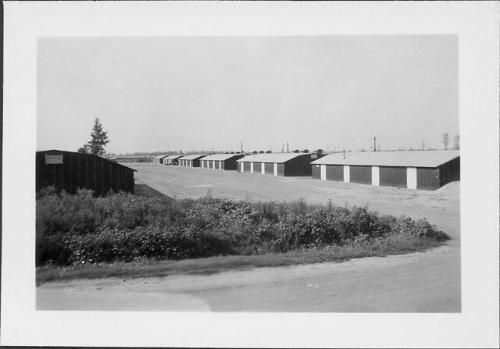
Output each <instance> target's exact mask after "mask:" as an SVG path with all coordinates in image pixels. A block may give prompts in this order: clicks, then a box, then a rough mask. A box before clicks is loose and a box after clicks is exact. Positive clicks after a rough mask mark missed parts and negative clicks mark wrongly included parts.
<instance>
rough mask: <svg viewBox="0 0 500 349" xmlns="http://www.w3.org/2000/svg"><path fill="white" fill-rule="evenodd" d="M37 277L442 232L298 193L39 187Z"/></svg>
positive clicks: (236, 260) (207, 268)
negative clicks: (292, 196)
mask: <svg viewBox="0 0 500 349" xmlns="http://www.w3.org/2000/svg"><path fill="white" fill-rule="evenodd" d="M36 235H37V236H36V243H37V246H36V263H37V267H38V268H37V281H38V282H39V283H41V282H46V281H50V280H56V279H71V278H95V277H110V276H116V277H118V276H120V277H135V276H137V277H144V276H160V275H171V274H177V273H213V272H218V271H222V270H229V269H241V268H251V267H258V266H278V265H291V264H304V263H316V262H325V261H340V260H346V259H349V258H359V257H367V256H385V255H390V254H400V253H408V252H414V251H422V250H425V249H428V248H431V247H435V246H438V245H440V244H442V243H443V241H445V240H447V239H448V236H447V235H446V234H444V233H443V232H441V231H439V230H437V229H436V228H435V227H434V226H432V225H431V224H430V223H429V222H427V221H426V220H413V219H410V218H408V217H394V216H387V215H378V214H377V213H375V212H371V211H368V210H367V209H366V208H363V207H353V208H345V207H337V206H332V205H331V204H329V205H324V206H321V205H309V204H306V203H305V202H303V201H297V202H290V203H286V202H249V201H233V200H225V199H215V198H211V197H209V196H207V197H205V198H201V199H196V200H192V199H186V200H172V199H170V198H164V197H159V196H155V197H147V196H142V195H133V194H126V193H118V194H111V195H109V196H106V197H97V198H96V197H94V196H93V193H92V192H91V191H89V190H80V191H79V192H78V193H77V194H76V195H70V194H66V193H64V192H63V193H57V192H55V191H54V190H53V189H50V188H49V189H46V190H44V191H42V192H40V193H39V195H38V197H37V212H36Z"/></svg>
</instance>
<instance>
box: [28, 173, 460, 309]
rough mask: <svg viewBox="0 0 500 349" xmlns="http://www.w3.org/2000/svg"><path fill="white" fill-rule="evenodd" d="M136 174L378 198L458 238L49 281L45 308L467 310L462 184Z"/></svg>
mask: <svg viewBox="0 0 500 349" xmlns="http://www.w3.org/2000/svg"><path fill="white" fill-rule="evenodd" d="M134 167H135V168H136V169H137V170H138V172H137V173H136V176H137V177H138V179H139V180H140V181H143V182H145V183H147V184H148V185H149V186H151V187H152V188H154V189H156V190H158V191H160V192H163V193H165V194H166V195H169V196H172V197H175V198H186V197H200V196H204V195H206V194H207V191H208V192H210V194H211V195H212V196H214V197H226V198H234V199H251V200H284V199H285V200H296V199H304V200H306V201H308V202H320V203H326V202H327V201H328V200H331V201H332V203H334V204H338V205H349V206H352V205H368V207H369V208H370V209H372V210H376V211H379V212H381V213H387V214H393V215H402V214H404V215H408V216H411V217H414V218H422V217H426V218H428V219H429V221H430V222H431V223H433V224H435V225H436V226H437V227H438V228H440V229H442V230H443V231H445V232H446V233H447V234H448V235H450V236H451V237H452V240H451V241H450V242H449V243H448V244H447V245H446V246H444V247H440V248H437V249H434V250H431V251H427V252H423V253H416V254H409V255H401V256H389V257H385V258H379V257H374V258H364V259H356V260H351V261H348V262H344V263H324V264H316V265H303V266H291V267H278V268H261V269H255V270H250V271H237V272H224V273H219V274H216V275H209V276H201V275H199V276H198V275H191V276H188V275H178V276H171V277H167V278H147V279H146V278H144V279H134V280H121V279H107V280H76V281H71V282H54V283H48V284H44V285H42V286H41V287H39V288H38V290H37V308H38V309H54V310H61V309H75V310H83V309H86V310H104V309H114V310H193V311H208V310H212V311H311V312H458V311H460V297H461V294H460V240H459V237H460V219H459V183H452V184H450V185H448V186H446V187H444V188H442V189H440V190H438V191H434V192H425V191H422V192H420V191H419V192H417V191H412V190H405V189H396V188H383V187H379V188H376V187H371V186H365V185H356V184H344V183H334V182H322V181H319V180H315V179H311V178H280V177H268V176H260V175H251V174H237V173H234V172H219V171H214V170H205V169H189V168H178V167H175V168H171V167H166V166H160V165H147V164H144V165H134Z"/></svg>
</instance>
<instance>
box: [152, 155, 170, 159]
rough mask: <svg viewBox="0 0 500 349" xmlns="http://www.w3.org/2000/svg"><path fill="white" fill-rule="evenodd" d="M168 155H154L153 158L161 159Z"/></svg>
mask: <svg viewBox="0 0 500 349" xmlns="http://www.w3.org/2000/svg"><path fill="white" fill-rule="evenodd" d="M167 156H168V155H156V156H155V157H154V158H155V159H163V158H166V157H167Z"/></svg>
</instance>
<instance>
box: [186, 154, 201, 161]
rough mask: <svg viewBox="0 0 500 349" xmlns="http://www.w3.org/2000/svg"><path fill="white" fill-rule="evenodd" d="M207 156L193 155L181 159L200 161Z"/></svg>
mask: <svg viewBox="0 0 500 349" xmlns="http://www.w3.org/2000/svg"><path fill="white" fill-rule="evenodd" d="M204 156H206V155H205V154H191V155H184V156H183V157H181V159H182V160H196V159H199V158H202V157H204Z"/></svg>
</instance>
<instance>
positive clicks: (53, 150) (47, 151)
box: [36, 149, 137, 172]
mask: <svg viewBox="0 0 500 349" xmlns="http://www.w3.org/2000/svg"><path fill="white" fill-rule="evenodd" d="M36 152H37V153H66V154H78V155H80V156H93V157H96V158H99V159H103V160H106V161H109V162H112V163H113V164H116V165H117V166H121V167H125V168H126V169H129V170H132V171H134V172H137V170H136V169H133V168H131V167H128V166H125V165H123V164H120V163H119V162H116V161H113V160H110V159H107V158H103V157H102V156H98V155H94V154H89V153H79V152H76V151H67V150H58V149H50V150H37V151H36Z"/></svg>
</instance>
